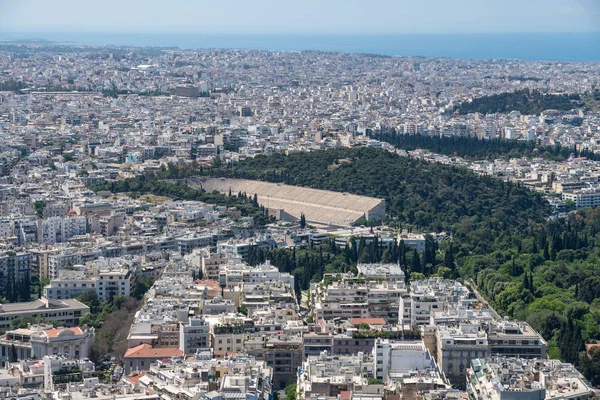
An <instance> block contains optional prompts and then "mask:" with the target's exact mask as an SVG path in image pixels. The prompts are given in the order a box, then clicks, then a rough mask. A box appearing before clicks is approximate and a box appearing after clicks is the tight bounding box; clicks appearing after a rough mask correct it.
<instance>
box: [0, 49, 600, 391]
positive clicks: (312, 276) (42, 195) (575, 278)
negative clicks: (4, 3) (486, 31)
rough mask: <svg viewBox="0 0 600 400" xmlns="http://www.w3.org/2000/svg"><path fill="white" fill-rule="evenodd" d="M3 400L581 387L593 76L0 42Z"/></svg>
mask: <svg viewBox="0 0 600 400" xmlns="http://www.w3.org/2000/svg"><path fill="white" fill-rule="evenodd" d="M0 172H1V176H0V298H1V303H2V304H1V305H0V330H1V331H2V336H0V347H1V352H0V363H1V365H2V368H1V369H0V397H1V398H11V399H13V398H14V399H56V400H58V399H62V400H79V399H84V398H98V399H107V400H108V399H120V400H129V399H132V400H133V399H144V400H154V399H178V400H185V399H189V400H192V399H193V400H200V399H204V400H221V399H223V400H224V399H234V398H235V399H241V398H242V399H243V398H245V399H248V400H258V399H265V400H267V399H268V400H271V399H274V398H278V399H280V400H284V399H285V400H293V399H296V400H303V399H313V400H334V399H340V400H351V399H360V400H378V399H379V400H384V399H385V400H393V399H423V400H425V399H431V400H434V399H497V400H500V399H588V398H593V397H595V396H597V394H598V393H600V389H598V387H600V386H599V385H600V325H599V324H600V323H599V321H600V303H598V300H597V297H598V296H599V295H600V277H599V275H598V271H597V263H598V262H600V261H599V255H598V254H597V250H596V249H595V243H600V242H599V240H600V215H599V214H598V212H597V211H596V210H594V209H593V207H596V206H598V205H600V64H598V63H586V62H553V61H539V62H538V61H518V60H504V59H498V60H483V61H471V60H457V59H449V58H424V57H389V56H379V55H371V54H348V53H334V52H316V51H304V52H279V51H250V50H202V51H192V50H180V49H177V48H154V47H147V48H141V47H140V48H138V47H131V48H128V47H111V46H105V47H89V46H82V45H74V44H68V45H66V44H58V43H41V42H36V41H32V42H27V43H18V42H10V43H9V42H4V43H0Z"/></svg>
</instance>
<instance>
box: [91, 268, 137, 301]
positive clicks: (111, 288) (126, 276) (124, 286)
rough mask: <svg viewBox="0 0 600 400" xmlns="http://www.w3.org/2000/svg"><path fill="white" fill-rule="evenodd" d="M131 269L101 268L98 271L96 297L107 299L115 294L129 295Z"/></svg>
mask: <svg viewBox="0 0 600 400" xmlns="http://www.w3.org/2000/svg"><path fill="white" fill-rule="evenodd" d="M131 282H132V271H131V270H130V269H127V268H122V269H115V270H103V271H100V272H99V273H98V279H97V281H96V291H97V293H98V298H99V299H101V300H108V299H109V298H111V297H115V296H130V295H131Z"/></svg>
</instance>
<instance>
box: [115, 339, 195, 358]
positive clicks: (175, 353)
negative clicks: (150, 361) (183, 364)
mask: <svg viewBox="0 0 600 400" xmlns="http://www.w3.org/2000/svg"><path fill="white" fill-rule="evenodd" d="M182 356H183V351H181V350H179V349H177V348H173V347H166V348H156V349H154V348H152V346H151V345H149V344H147V343H144V344H140V345H139V346H136V347H132V348H130V349H128V350H127V352H125V358H155V359H157V360H161V359H163V358H167V357H182Z"/></svg>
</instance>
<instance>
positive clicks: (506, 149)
mask: <svg viewBox="0 0 600 400" xmlns="http://www.w3.org/2000/svg"><path fill="white" fill-rule="evenodd" d="M371 137H373V138H374V139H377V140H380V141H382V142H387V143H390V144H393V145H395V146H396V147H397V148H399V149H404V150H409V151H410V150H416V149H426V150H429V151H432V152H434V153H438V154H444V155H447V156H458V157H462V158H466V159H472V160H495V159H497V158H506V159H510V158H521V157H530V158H532V157H543V158H546V159H551V160H556V161H561V160H566V159H568V158H569V157H570V156H571V155H573V156H574V157H586V158H588V159H591V160H595V161H599V160H600V154H596V153H594V152H592V151H589V150H585V149H584V150H581V151H579V150H577V148H576V147H575V146H573V147H564V146H561V145H555V146H543V145H540V144H538V143H537V142H535V141H531V140H530V141H522V140H504V139H490V140H487V139H478V138H476V137H457V136H451V137H446V136H442V137H440V136H426V135H404V134H398V133H397V132H396V130H395V129H391V130H389V131H382V132H378V133H375V134H373V135H371Z"/></svg>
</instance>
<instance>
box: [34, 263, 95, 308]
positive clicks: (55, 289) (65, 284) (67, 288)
mask: <svg viewBox="0 0 600 400" xmlns="http://www.w3.org/2000/svg"><path fill="white" fill-rule="evenodd" d="M75 268H77V269H76V270H74V271H69V270H61V271H60V272H59V276H58V278H56V279H52V280H51V281H50V283H49V284H48V285H46V286H45V287H44V297H46V298H48V299H56V300H61V299H74V298H76V297H77V296H80V295H82V294H85V293H88V292H91V291H93V292H96V280H97V277H96V276H93V275H92V274H91V273H89V272H86V271H83V270H81V268H83V266H75Z"/></svg>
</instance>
